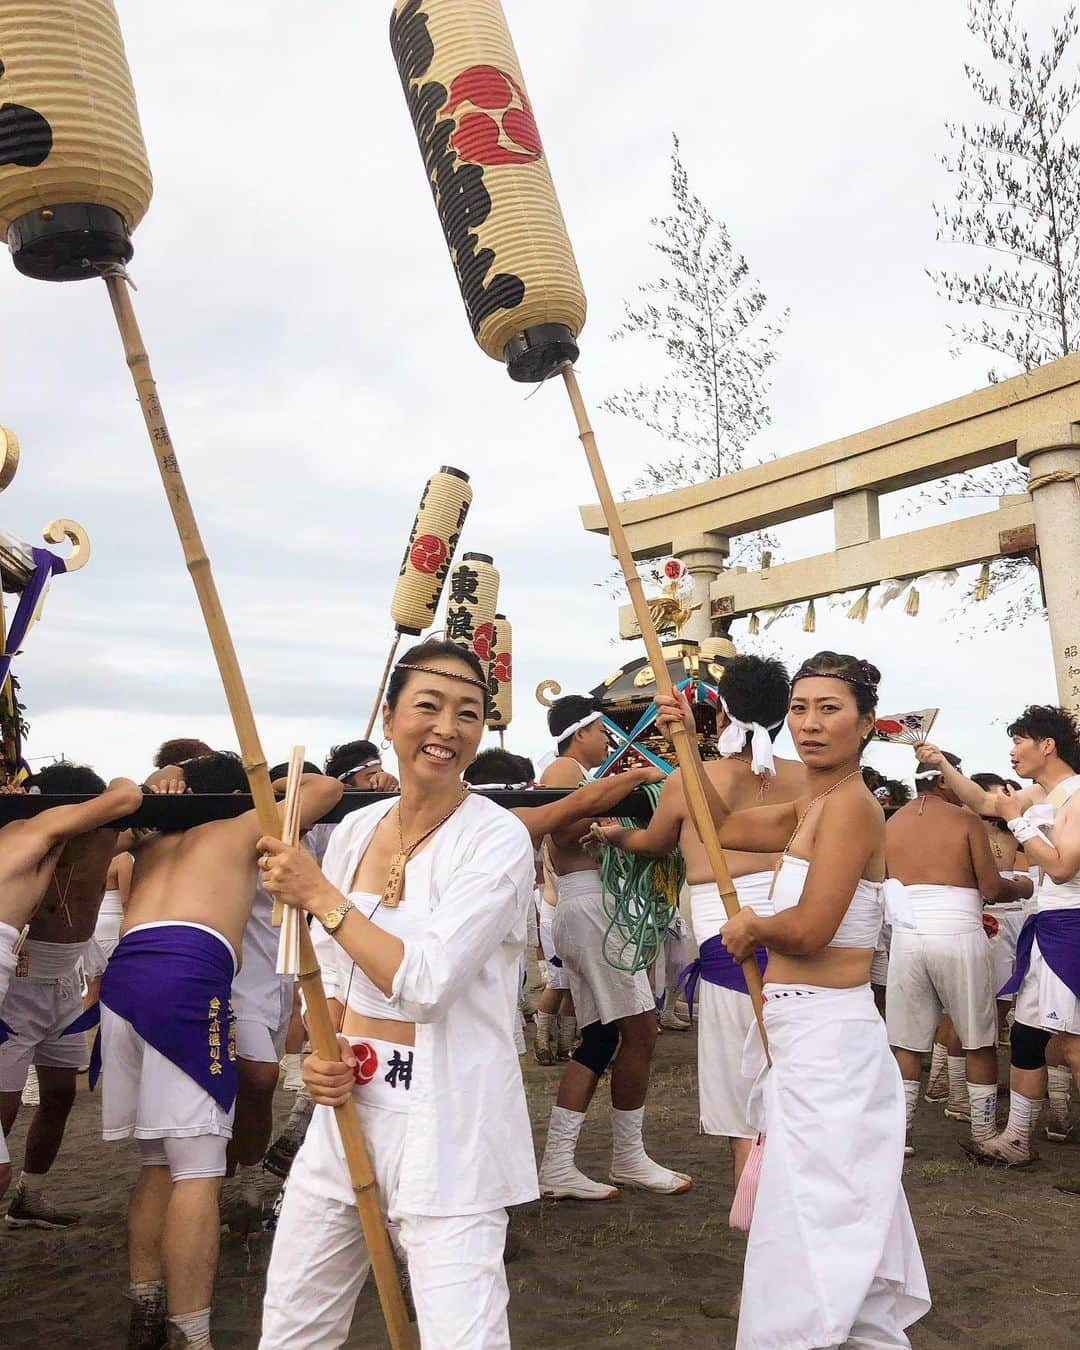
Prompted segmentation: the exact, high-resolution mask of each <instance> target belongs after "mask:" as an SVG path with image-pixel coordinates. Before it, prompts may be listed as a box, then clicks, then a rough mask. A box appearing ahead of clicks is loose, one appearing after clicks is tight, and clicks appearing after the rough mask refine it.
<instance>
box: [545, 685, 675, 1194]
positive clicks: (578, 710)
mask: <svg viewBox="0 0 1080 1350" xmlns="http://www.w3.org/2000/svg"><path fill="white" fill-rule="evenodd" d="M601 719H602V713H601V711H600V706H599V704H598V703H597V702H596V700H595V699H592V698H585V697H581V696H579V695H573V694H572V695H570V696H569V697H567V698H560V699H557V700H556V701H555V703H553V704H552V706H551V710H550V711H549V713H548V730H549V731H550V732H551V735H552V736H553V737H554V739H555V744H556V748H557V750H558V758H557V759H556V760H555V761H554V762H553V763H552V764H550V765H549V766H548V768H547V769H546V770H545V772H544V775H543V777H542V778H541V780H540V781H541V786H542V787H554V788H573V787H577V786H578V785H579V784H580V783H581V782H582V780H583V779H585V778H587V777H588V776H589V774H590V772H591V770H593V769H596V768H599V766H600V765H601V764H603V762H604V761H605V760H606V759H607V757H608V740H607V733H606V731H605V730H604V725H603V722H602V720H601ZM530 828H531V827H530ZM585 828H586V822H584V821H582V820H579V821H577V822H572V823H570V824H568V825H563V826H561V827H556V828H553V829H552V831H551V833H550V835H549V839H550V845H549V850H550V856H551V861H552V864H553V866H554V868H555V871H556V873H557V877H558V882H557V886H558V900H559V903H558V905H557V906H556V908H555V917H554V921H553V924H552V929H553V935H554V939H555V945H556V947H557V948H558V952H559V957H560V959H561V961H562V963H563V968H564V969H565V971H566V973H567V975H568V977H569V980H570V992H571V994H572V995H573V998H574V1007H575V1009H576V1011H577V1020H578V1028H579V1031H580V1034H581V1043H580V1045H579V1046H578V1048H577V1049H576V1050H575V1051H574V1054H573V1057H572V1058H571V1060H570V1062H569V1063H568V1064H567V1066H566V1068H565V1070H564V1071H563V1075H562V1081H561V1082H560V1084H559V1093H558V1096H557V1097H556V1100H555V1105H554V1107H553V1108H552V1111H551V1122H550V1124H549V1126H548V1137H547V1145H546V1147H545V1149H544V1157H543V1161H542V1162H541V1164H540V1192H541V1194H542V1195H550V1196H555V1197H568V1198H572V1199H575V1200H610V1199H613V1198H614V1197H615V1196H617V1195H618V1190H617V1189H616V1186H618V1185H625V1186H638V1187H642V1188H643V1189H645V1190H650V1191H656V1192H658V1193H660V1194H663V1195H677V1194H681V1193H682V1192H683V1191H688V1190H689V1189H690V1186H691V1184H692V1183H691V1181H690V1178H689V1177H688V1176H686V1175H685V1174H684V1173H682V1172H672V1171H670V1170H669V1169H668V1168H666V1167H661V1166H660V1165H659V1164H658V1163H655V1162H653V1160H652V1159H651V1158H650V1157H649V1156H648V1154H647V1153H646V1152H645V1145H644V1142H643V1139H642V1129H643V1120H644V1115H645V1096H646V1093H647V1091H648V1087H649V1064H650V1061H651V1060H652V1054H653V1048H654V1046H655V1045H656V1034H657V1032H656V1011H655V1009H656V1004H655V1000H654V998H653V992H652V985H651V984H650V983H649V976H648V974H647V972H645V971H639V972H638V973H637V974H635V975H631V974H629V973H627V972H626V971H621V970H616V969H615V968H614V967H613V966H611V965H609V964H608V962H607V961H606V960H605V959H604V934H605V931H606V929H607V924H608V921H607V918H606V917H605V914H604V904H603V892H602V889H601V886H600V874H599V868H598V865H597V862H596V860H595V858H593V857H592V856H591V855H590V854H589V853H587V852H585V850H584V849H583V848H582V846H581V836H582V834H583V833H584V829H585ZM609 1063H610V1064H611V1129H612V1146H613V1147H612V1164H611V1180H612V1181H613V1182H615V1183H616V1186H610V1185H604V1184H602V1183H601V1182H597V1181H592V1180H591V1179H590V1178H589V1177H587V1176H585V1175H584V1173H582V1172H580V1171H579V1170H578V1169H577V1167H575V1165H574V1149H575V1147H576V1145H577V1141H578V1137H579V1135H580V1134H581V1127H582V1125H584V1123H585V1113H586V1111H587V1110H588V1109H589V1103H590V1102H591V1101H592V1097H593V1093H594V1092H595V1091H596V1085H597V1083H598V1082H599V1081H600V1077H601V1075H602V1074H603V1072H604V1070H605V1069H606V1068H607V1066H608V1064H609Z"/></svg>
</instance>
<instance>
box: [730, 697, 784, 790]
mask: <svg viewBox="0 0 1080 1350" xmlns="http://www.w3.org/2000/svg"><path fill="white" fill-rule="evenodd" d="M719 701H720V706H721V708H723V710H724V714H725V716H726V717H727V719H728V723H727V726H726V727H725V728H724V729H723V731H722V732H721V733H720V737H719V739H718V740H717V742H716V748H717V749H718V750H719V751H720V757H721V758H722V759H727V758H728V756H730V755H737V754H738V753H739V751H740V750H742V749H743V748H744V747H745V745H746V738H747V736H749V737H750V767H751V769H753V771H754V773H756V774H759V775H760V774H767V775H769V776H770V777H771V776H772V775H773V774H774V773H776V760H775V758H774V757H773V747H772V737H771V736H770V735H769V732H770V731H775V730H776V728H777V727H781V726H783V725H784V718H782V717H781V719H780V721H779V722H774V723H773V725H772V726H771V727H763V726H762V725H761V723H760V722H741V721H740V720H739V719H738V718H737V717H733V716H732V714H731V709H730V708H729V707H728V705H727V703H726V702H725V701H724V696H723V694H721V695H719Z"/></svg>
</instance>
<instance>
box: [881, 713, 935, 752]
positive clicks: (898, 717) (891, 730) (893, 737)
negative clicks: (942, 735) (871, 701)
mask: <svg viewBox="0 0 1080 1350" xmlns="http://www.w3.org/2000/svg"><path fill="white" fill-rule="evenodd" d="M940 711H941V709H940V708H920V709H918V711H917V712H905V713H891V714H890V715H889V716H887V717H879V718H878V719H877V721H876V722H875V723H874V740H875V741H889V742H891V743H892V744H893V745H921V744H922V743H923V741H925V740H926V738H927V736H929V735H930V729H931V727H933V725H934V722H935V721H936V720H937V715H938V713H939V712H940Z"/></svg>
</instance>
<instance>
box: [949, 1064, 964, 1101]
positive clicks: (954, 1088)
mask: <svg viewBox="0 0 1080 1350" xmlns="http://www.w3.org/2000/svg"><path fill="white" fill-rule="evenodd" d="M947 1059H948V1061H949V1102H950V1104H951V1105H953V1106H966V1105H967V1099H968V1094H967V1056H966V1055H948V1056H947Z"/></svg>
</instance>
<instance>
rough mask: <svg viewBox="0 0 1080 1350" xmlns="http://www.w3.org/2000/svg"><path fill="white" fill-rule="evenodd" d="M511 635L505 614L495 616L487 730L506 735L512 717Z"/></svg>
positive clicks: (489, 675)
mask: <svg viewBox="0 0 1080 1350" xmlns="http://www.w3.org/2000/svg"><path fill="white" fill-rule="evenodd" d="M513 649H514V635H513V631H512V629H511V626H510V621H509V620H508V619H507V617H506V615H505V614H496V615H495V641H494V645H493V651H492V654H491V666H490V669H489V671H488V692H489V694H490V695H491V699H490V703H489V705H488V715H487V726H488V730H489V731H505V730H506V728H507V727H508V726H509V725H510V719H511V718H512V717H513V715H514V690H513V675H514V657H513Z"/></svg>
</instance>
